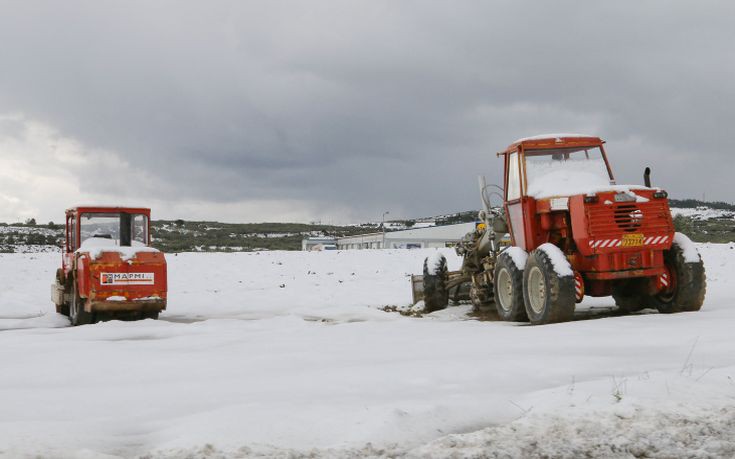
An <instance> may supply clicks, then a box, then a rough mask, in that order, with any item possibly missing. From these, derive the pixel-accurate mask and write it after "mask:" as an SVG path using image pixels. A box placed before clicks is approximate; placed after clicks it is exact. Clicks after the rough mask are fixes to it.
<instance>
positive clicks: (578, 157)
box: [524, 147, 613, 199]
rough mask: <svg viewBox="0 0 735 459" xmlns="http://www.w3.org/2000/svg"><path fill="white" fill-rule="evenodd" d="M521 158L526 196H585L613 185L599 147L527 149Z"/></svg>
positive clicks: (538, 197)
mask: <svg viewBox="0 0 735 459" xmlns="http://www.w3.org/2000/svg"><path fill="white" fill-rule="evenodd" d="M524 156H525V161H526V195H527V196H532V197H534V198H536V199H541V198H549V197H553V196H572V195H575V194H586V193H590V192H594V191H599V190H600V189H605V188H607V187H609V186H610V185H611V184H612V183H613V178H612V177H611V175H610V172H609V171H608V168H607V164H606V162H605V158H604V156H603V153H602V150H601V149H600V148H599V147H593V148H582V149H580V148H578V147H575V148H559V149H553V150H527V151H525V155H524Z"/></svg>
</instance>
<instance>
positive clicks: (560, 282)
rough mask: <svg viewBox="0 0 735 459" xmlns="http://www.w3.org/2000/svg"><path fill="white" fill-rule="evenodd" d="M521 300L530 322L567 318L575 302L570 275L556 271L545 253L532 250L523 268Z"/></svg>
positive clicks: (564, 319) (558, 320) (541, 322)
mask: <svg viewBox="0 0 735 459" xmlns="http://www.w3.org/2000/svg"><path fill="white" fill-rule="evenodd" d="M554 248H556V247H554ZM549 250H553V248H550V249H549ZM556 250H559V249H556ZM560 252H561V251H560ZM568 263H569V262H567V264H568ZM570 270H571V267H570ZM523 300H524V303H525V306H526V313H527V314H528V319H529V320H530V321H531V323H532V324H533V325H543V324H549V323H556V322H567V321H570V320H572V318H573V317H574V307H575V304H576V292H575V288H574V275H565V276H561V275H559V274H558V273H557V272H556V270H555V269H554V265H553V263H552V262H551V258H550V257H549V255H548V254H547V253H546V252H545V251H544V250H543V249H537V250H534V251H533V252H531V254H530V255H529V256H528V261H527V262H526V268H525V269H524V270H523Z"/></svg>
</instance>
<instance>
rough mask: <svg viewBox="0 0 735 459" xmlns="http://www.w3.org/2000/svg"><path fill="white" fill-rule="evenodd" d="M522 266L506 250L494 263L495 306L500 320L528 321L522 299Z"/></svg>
mask: <svg viewBox="0 0 735 459" xmlns="http://www.w3.org/2000/svg"><path fill="white" fill-rule="evenodd" d="M508 250H511V249H508ZM518 250H521V249H518ZM524 253H525V252H524ZM523 268H524V267H523V266H518V265H516V262H515V260H514V259H513V257H512V256H510V254H509V253H508V252H507V251H505V252H503V253H501V254H500V255H499V256H498V261H497V262H496V263H495V306H496V308H497V309H498V315H499V316H500V318H501V319H502V320H505V321H508V322H528V314H527V313H526V307H525V305H524V301H523Z"/></svg>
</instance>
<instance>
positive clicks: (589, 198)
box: [584, 194, 600, 204]
mask: <svg viewBox="0 0 735 459" xmlns="http://www.w3.org/2000/svg"><path fill="white" fill-rule="evenodd" d="M599 200H600V197H599V196H597V195H596V194H593V195H591V196H590V195H587V196H585V197H584V203H585V204H594V203H596V202H597V201H599Z"/></svg>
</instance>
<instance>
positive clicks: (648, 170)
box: [643, 167, 651, 188]
mask: <svg viewBox="0 0 735 459" xmlns="http://www.w3.org/2000/svg"><path fill="white" fill-rule="evenodd" d="M643 183H645V184H646V187H647V188H651V168H650V167H647V168H646V170H645V171H644V172H643Z"/></svg>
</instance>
